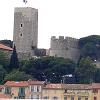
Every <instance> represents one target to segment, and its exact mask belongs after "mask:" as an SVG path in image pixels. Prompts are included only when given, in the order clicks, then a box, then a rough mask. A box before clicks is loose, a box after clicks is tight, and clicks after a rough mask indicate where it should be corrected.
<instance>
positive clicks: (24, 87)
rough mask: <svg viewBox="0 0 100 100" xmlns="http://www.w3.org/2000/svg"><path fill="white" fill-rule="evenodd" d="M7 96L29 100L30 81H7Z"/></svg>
mask: <svg viewBox="0 0 100 100" xmlns="http://www.w3.org/2000/svg"><path fill="white" fill-rule="evenodd" d="M4 86H5V94H6V95H9V96H11V98H12V99H28V98H29V87H28V86H29V85H28V81H20V82H15V81H7V82H6V83H5V84H4Z"/></svg>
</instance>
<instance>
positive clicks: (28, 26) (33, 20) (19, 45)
mask: <svg viewBox="0 0 100 100" xmlns="http://www.w3.org/2000/svg"><path fill="white" fill-rule="evenodd" d="M37 42H38V10H37V9H34V8H31V7H17V8H15V11H14V35H13V44H14V45H15V46H16V51H17V53H18V58H20V59H26V58H31V57H32V56H34V55H35V54H34V49H35V48H37Z"/></svg>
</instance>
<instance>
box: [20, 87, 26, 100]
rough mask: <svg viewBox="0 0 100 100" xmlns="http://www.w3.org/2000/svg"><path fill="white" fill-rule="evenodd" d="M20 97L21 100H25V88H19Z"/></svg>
mask: <svg viewBox="0 0 100 100" xmlns="http://www.w3.org/2000/svg"><path fill="white" fill-rule="evenodd" d="M18 96H19V99H25V88H24V87H21V88H19V92H18Z"/></svg>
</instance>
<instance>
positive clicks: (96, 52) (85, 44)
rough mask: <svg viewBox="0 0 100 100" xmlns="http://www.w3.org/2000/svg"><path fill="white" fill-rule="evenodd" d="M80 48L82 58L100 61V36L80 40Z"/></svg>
mask: <svg viewBox="0 0 100 100" xmlns="http://www.w3.org/2000/svg"><path fill="white" fill-rule="evenodd" d="M79 47H80V49H81V56H82V57H88V56H89V57H91V58H92V59H93V60H94V59H100V36H99V35H91V36H87V37H84V38H80V39H79Z"/></svg>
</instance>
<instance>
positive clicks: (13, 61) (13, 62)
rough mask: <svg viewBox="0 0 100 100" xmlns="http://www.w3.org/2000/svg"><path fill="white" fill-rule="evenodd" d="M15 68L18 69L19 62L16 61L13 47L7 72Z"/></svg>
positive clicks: (16, 57)
mask: <svg viewBox="0 0 100 100" xmlns="http://www.w3.org/2000/svg"><path fill="white" fill-rule="evenodd" d="M15 68H19V61H18V56H17V52H16V46H15V45H14V48H13V52H12V55H11V59H10V64H9V70H10V71H11V70H12V69H15Z"/></svg>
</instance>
